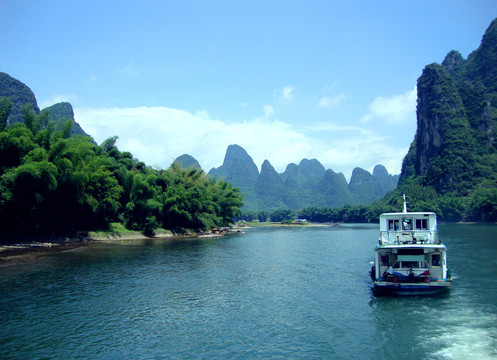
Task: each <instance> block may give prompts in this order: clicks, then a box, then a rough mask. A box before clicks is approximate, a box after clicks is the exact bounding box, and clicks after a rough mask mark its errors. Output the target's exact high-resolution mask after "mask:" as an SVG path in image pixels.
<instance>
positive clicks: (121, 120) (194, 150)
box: [74, 105, 407, 177]
mask: <svg viewBox="0 0 497 360" xmlns="http://www.w3.org/2000/svg"><path fill="white" fill-rule="evenodd" d="M271 109H272V107H271V106H269V105H268V106H267V109H265V110H266V112H271V111H272V110H271ZM74 111H75V116H76V121H77V122H78V123H79V124H80V125H81V126H82V127H83V129H84V130H85V131H86V132H87V133H89V134H91V135H92V136H93V137H94V139H95V140H96V141H97V143H99V144H100V143H101V142H102V141H104V140H105V139H107V138H108V137H110V136H118V137H119V140H118V141H117V146H118V147H119V149H120V150H121V151H130V152H131V153H132V154H133V155H134V156H135V157H137V158H138V159H140V160H142V161H144V162H145V163H146V164H148V165H151V166H154V167H157V168H167V167H168V166H169V165H170V164H171V163H172V162H173V161H174V159H175V158H176V157H178V156H180V155H182V154H185V153H186V154H189V155H191V156H193V157H195V158H196V159H197V160H198V161H199V162H200V164H201V166H202V168H203V169H204V170H205V171H209V170H210V169H211V168H213V167H218V166H220V165H221V164H222V162H223V160H224V156H225V153H226V149H227V147H228V146H229V145H230V144H238V145H240V146H242V147H243V148H244V149H245V150H246V151H247V152H248V154H249V155H250V156H251V157H252V158H253V160H254V162H255V163H256V165H257V166H258V167H259V168H260V166H261V165H262V163H263V161H264V160H266V159H267V160H269V161H270V162H271V164H272V165H273V166H274V167H275V169H276V170H277V171H278V172H283V171H284V170H285V168H286V166H287V165H288V164H290V163H299V162H300V161H301V160H302V159H303V158H308V159H312V158H316V159H318V160H319V161H320V162H321V163H322V164H323V165H324V166H325V168H327V169H332V170H333V171H335V172H343V173H344V174H345V176H346V177H350V174H351V172H352V169H353V168H354V167H356V166H359V167H362V168H364V169H366V170H372V169H370V168H371V167H372V166H374V165H376V164H383V165H385V166H386V167H387V169H388V170H389V171H390V172H394V173H398V172H399V171H400V164H401V161H402V156H403V154H405V153H406V152H407V149H397V148H395V147H394V146H392V145H389V143H388V142H387V141H385V139H384V138H382V137H379V136H377V135H376V134H375V133H373V132H371V131H368V130H366V129H364V128H361V127H353V126H339V125H336V124H328V123H327V124H317V125H314V126H308V127H294V126H293V125H291V124H289V123H285V122H282V121H275V120H270V119H268V118H267V117H260V118H256V119H252V120H247V121H243V122H236V123H227V122H223V121H220V120H216V119H211V118H210V117H209V114H208V112H207V111H199V112H196V113H191V112H188V111H184V110H179V109H172V108H166V107H133V108H75V109H74Z"/></svg>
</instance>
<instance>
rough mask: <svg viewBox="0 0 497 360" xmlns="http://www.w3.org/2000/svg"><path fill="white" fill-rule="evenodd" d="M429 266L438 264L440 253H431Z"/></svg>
mask: <svg viewBox="0 0 497 360" xmlns="http://www.w3.org/2000/svg"><path fill="white" fill-rule="evenodd" d="M431 266H440V254H432V255H431Z"/></svg>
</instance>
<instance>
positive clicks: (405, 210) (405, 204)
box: [402, 194, 407, 213]
mask: <svg viewBox="0 0 497 360" xmlns="http://www.w3.org/2000/svg"><path fill="white" fill-rule="evenodd" d="M402 195H404V213H407V201H406V194H402Z"/></svg>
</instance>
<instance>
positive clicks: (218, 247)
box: [0, 225, 497, 359]
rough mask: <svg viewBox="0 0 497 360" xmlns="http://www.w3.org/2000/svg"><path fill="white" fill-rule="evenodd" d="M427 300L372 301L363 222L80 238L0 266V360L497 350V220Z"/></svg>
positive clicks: (459, 240)
mask: <svg viewBox="0 0 497 360" xmlns="http://www.w3.org/2000/svg"><path fill="white" fill-rule="evenodd" d="M439 231H440V237H441V239H443V241H444V242H445V243H446V245H447V247H448V249H449V253H448V257H449V266H450V268H451V270H452V274H453V277H454V286H453V289H452V290H451V292H450V293H449V294H447V295H445V296H438V297H411V298H398V297H397V298H396V297H378V298H377V297H375V296H373V294H372V293H371V290H370V283H369V274H368V270H369V268H370V261H371V260H372V256H373V249H374V246H375V245H376V243H377V238H378V227H377V226H375V225H356V226H354V225H343V226H341V227H296V228H284V227H273V228H252V229H247V231H246V233H245V234H237V235H230V236H226V237H223V238H213V239H212V238H211V239H182V240H151V241H146V242H139V241H125V242H122V243H112V244H92V245H91V246H87V247H81V248H77V249H73V250H70V251H66V252H58V253H54V254H50V255H48V256H46V257H43V258H41V259H38V260H37V261H35V262H31V263H28V264H22V265H16V266H12V267H8V268H1V269H0V321H1V326H0V358H2V359H4V358H5V359H125V358H126V359H199V358H203V359H254V358H261V359H267V358H272V359H288V358H292V359H304V358H305V359H469V358H471V359H491V358H497V350H496V349H497V256H496V255H497V227H495V226H472V225H452V226H449V225H446V226H440V229H439Z"/></svg>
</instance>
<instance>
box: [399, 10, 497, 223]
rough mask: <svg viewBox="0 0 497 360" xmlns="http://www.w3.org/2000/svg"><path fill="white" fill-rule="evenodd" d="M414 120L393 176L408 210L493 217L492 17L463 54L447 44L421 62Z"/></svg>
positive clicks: (495, 28)
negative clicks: (441, 54)
mask: <svg viewBox="0 0 497 360" xmlns="http://www.w3.org/2000/svg"><path fill="white" fill-rule="evenodd" d="M417 120H418V129H417V133H416V137H415V139H414V141H413V143H412V145H411V147H410V150H409V153H408V154H407V156H406V157H405V159H404V162H403V166H402V174H401V178H400V183H399V191H404V192H406V193H407V194H408V196H409V197H410V208H411V210H421V209H430V210H434V211H436V212H437V213H439V214H440V216H441V217H442V218H443V219H445V220H448V221H460V220H467V221H492V222H495V221H497V19H496V20H494V21H493V22H492V24H490V26H489V28H488V29H487V31H486V33H485V35H484V36H483V39H482V42H481V45H480V47H479V48H478V49H477V50H476V51H474V52H473V53H471V54H470V55H469V56H468V59H467V60H465V59H463V57H462V56H461V54H460V53H459V52H457V51H451V52H450V53H449V54H448V55H447V56H446V58H445V59H444V61H443V62H442V64H431V65H428V66H426V67H425V69H424V70H423V74H422V75H421V77H420V78H419V79H418V106H417ZM394 196H398V194H395V195H394Z"/></svg>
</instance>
